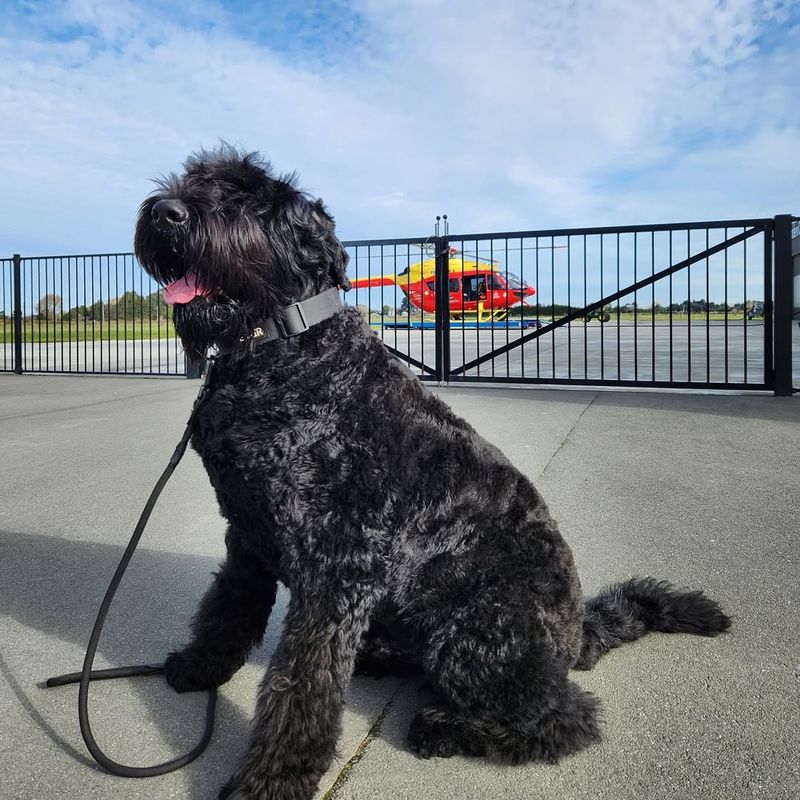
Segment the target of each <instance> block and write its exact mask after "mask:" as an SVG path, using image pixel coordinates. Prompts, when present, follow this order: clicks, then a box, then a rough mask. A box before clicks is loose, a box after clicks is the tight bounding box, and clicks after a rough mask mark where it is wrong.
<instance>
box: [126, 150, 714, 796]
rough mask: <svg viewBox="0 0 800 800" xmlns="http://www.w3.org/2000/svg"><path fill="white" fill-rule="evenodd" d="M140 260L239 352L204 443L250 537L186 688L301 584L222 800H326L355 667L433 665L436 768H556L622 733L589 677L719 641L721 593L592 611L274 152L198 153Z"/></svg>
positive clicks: (141, 241)
mask: <svg viewBox="0 0 800 800" xmlns="http://www.w3.org/2000/svg"><path fill="white" fill-rule="evenodd" d="M135 248H136V255H137V257H138V259H139V261H140V262H141V263H142V265H143V266H144V268H145V269H146V270H147V272H148V273H149V274H150V275H152V276H153V277H154V278H156V279H157V280H159V281H160V282H162V283H164V284H165V285H167V288H166V296H167V299H168V300H169V301H170V302H172V303H174V306H175V307H174V321H175V327H176V330H177V332H178V334H179V335H180V337H181V340H182V342H183V345H184V348H185V349H186V351H187V352H189V353H192V354H194V355H195V356H199V357H202V356H204V355H205V354H206V352H207V350H208V349H209V348H210V347H212V346H216V347H217V348H218V351H219V352H218V356H217V359H216V363H215V370H214V374H213V378H212V380H211V383H210V389H209V394H208V396H207V400H206V401H205V403H204V405H202V406H201V408H200V411H199V414H198V417H197V420H196V429H195V433H194V436H193V438H192V445H193V447H194V448H195V450H196V451H197V452H198V453H199V454H200V456H201V457H202V459H203V463H204V465H205V468H206V470H207V471H208V474H209V477H210V479H211V483H212V484H213V486H214V489H215V490H216V494H217V498H218V500H219V504H220V508H221V510H222V514H223V515H224V516H225V517H226V518H227V520H228V523H229V526H228V530H227V534H226V537H225V543H226V546H227V558H226V560H225V562H224V564H223V565H222V567H221V570H220V572H219V573H218V574H216V575H215V579H214V582H213V584H212V586H211V587H210V589H209V590H208V591H207V593H206V595H205V597H204V598H203V600H202V603H201V604H200V608H199V610H198V612H197V614H196V617H195V619H194V621H193V625H192V639H191V642H190V643H189V644H188V645H187V646H186V647H185V648H184V649H183V650H180V651H178V652H174V653H171V654H170V656H169V658H168V660H167V665H166V677H167V680H168V681H169V683H170V684H171V685H172V686H173V687H174V688H175V689H177V690H178V691H179V692H180V691H191V690H197V689H205V688H208V687H211V686H218V685H220V684H222V683H224V682H225V681H227V680H228V679H229V678H230V677H231V676H232V675H233V673H234V672H236V670H238V669H239V668H240V667H241V666H242V664H244V662H245V659H246V658H247V655H248V652H249V651H250V650H251V648H253V647H254V646H255V645H257V644H258V643H259V641H260V640H261V638H262V636H263V634H264V630H265V627H266V624H267V618H268V616H269V614H270V611H271V609H272V605H273V603H274V600H275V592H276V586H277V582H278V581H281V582H282V583H283V584H284V585H285V586H287V587H288V588H289V590H290V593H291V600H290V603H289V609H288V613H287V615H286V619H285V622H284V627H283V632H282V635H281V639H280V643H279V645H278V647H277V650H276V651H275V654H274V656H273V658H272V662H271V664H270V666H269V669H268V670H267V672H266V675H265V677H264V679H263V682H262V684H261V687H260V691H259V695H258V701H257V707H256V714H255V720H254V722H253V728H252V738H251V741H250V744H249V749H248V750H247V753H246V755H245V757H244V760H243V762H242V763H241V765H240V766H239V768H238V770H237V771H236V772H235V773H234V775H233V777H232V778H231V780H230V781H229V782H228V784H227V785H226V786H225V787H224V788H223V789H222V791H221V793H220V797H229V798H239V799H240V800H241V799H242V798H250V799H251V800H254V799H255V798H258V800H266V799H267V798H270V799H271V800H307V798H310V797H311V796H312V795H313V793H314V791H315V789H316V788H317V785H318V782H319V780H320V777H321V775H322V774H323V772H324V771H325V769H326V768H327V767H328V766H329V764H330V762H331V758H332V756H333V754H334V748H335V745H336V740H337V736H338V734H339V730H340V718H341V713H342V699H343V694H344V691H345V688H346V686H347V684H348V681H349V680H350V677H351V675H352V674H353V672H354V669H355V670H358V669H361V670H363V671H364V672H368V673H373V674H375V673H380V672H391V671H393V670H397V669H406V668H409V667H412V666H413V667H415V668H417V669H419V670H421V672H422V674H423V675H424V676H425V678H426V680H427V682H428V683H429V685H430V686H431V688H432V690H433V692H434V693H435V697H436V702H435V704H433V705H430V706H428V707H427V708H424V709H422V710H421V711H420V712H419V713H418V714H417V716H416V718H415V719H414V721H413V722H412V724H411V729H410V734H409V742H410V747H411V748H412V750H413V751H414V752H416V753H418V754H419V755H420V756H422V757H429V756H451V755H454V754H456V753H463V754H469V755H476V756H485V757H487V758H490V759H493V760H496V761H501V762H506V763H512V764H518V763H522V762H525V761H530V760H534V759H539V760H544V761H556V760H557V759H559V758H560V757H561V756H564V755H566V754H567V753H572V752H574V751H576V750H579V749H581V748H583V747H586V746H587V745H589V744H591V743H592V742H593V741H595V740H597V739H598V737H599V731H598V722H597V713H598V701H597V700H596V699H595V697H594V696H592V695H591V694H589V693H588V692H585V691H583V690H582V689H581V688H580V687H579V686H578V685H577V684H575V683H573V682H571V681H570V680H569V670H570V669H573V668H575V669H589V668H590V667H592V665H593V664H594V663H595V662H596V661H597V660H598V659H599V658H600V656H602V655H603V653H605V652H607V651H608V650H610V649H611V648H613V647H617V646H618V645H620V644H621V643H623V642H626V641H632V640H634V639H637V638H639V637H641V636H643V635H644V634H645V633H647V632H648V631H664V632H677V631H682V632H686V633H694V634H700V635H703V636H713V635H715V634H717V633H719V632H721V631H724V630H725V629H726V628H728V626H729V624H730V620H729V619H728V617H727V616H725V614H724V613H723V612H722V610H721V609H720V607H719V606H718V605H717V603H715V602H714V601H712V600H710V599H708V598H707V597H705V596H704V594H703V593H702V592H700V591H695V592H679V591H676V590H674V589H673V588H672V587H671V586H670V585H669V584H667V583H665V582H657V581H655V580H653V579H651V578H646V579H634V580H630V581H628V582H626V583H621V584H617V585H614V586H612V587H610V588H609V589H607V590H605V591H604V592H602V593H601V594H600V595H599V596H598V597H595V598H592V599H589V600H584V599H583V597H582V596H581V587H580V583H579V580H578V575H577V572H576V570H575V565H574V563H573V558H572V553H571V551H570V548H569V546H568V545H567V543H566V542H565V541H564V539H563V538H562V537H561V534H560V533H559V531H558V527H557V526H556V523H555V522H554V521H553V519H552V518H551V517H550V514H549V512H548V508H547V505H546V504H545V502H544V500H543V499H542V497H541V496H540V494H539V493H538V492H537V491H536V489H535V488H534V487H533V485H532V484H531V482H530V481H529V480H528V479H527V478H526V477H525V476H524V475H522V474H521V473H520V471H519V470H518V469H516V468H515V467H514V466H513V465H512V464H511V463H510V462H509V461H508V460H507V459H506V458H505V457H504V456H503V454H502V453H501V452H500V451H499V450H498V449H497V448H495V447H494V446H492V445H491V444H489V443H488V442H486V441H485V440H484V439H482V438H481V437H480V436H479V435H478V434H477V433H476V432H475V430H474V429H473V428H472V427H471V426H470V425H469V424H467V423H466V422H465V421H464V420H462V419H460V418H459V417H457V416H456V415H455V414H454V413H453V412H452V411H451V410H450V408H449V407H448V406H447V405H445V403H443V402H442V401H441V400H440V399H439V398H438V397H436V396H434V395H433V394H431V393H430V392H429V391H428V390H427V389H426V388H425V387H423V385H422V383H421V382H420V381H419V380H417V379H416V377H415V376H414V375H413V374H412V373H410V372H409V371H408V370H407V369H406V368H405V367H404V366H402V365H401V364H400V363H399V362H398V361H397V360H396V359H395V358H394V357H393V356H391V355H390V354H389V353H388V351H387V350H386V349H384V347H383V345H382V344H381V341H380V340H379V339H378V337H377V336H376V335H375V334H374V333H373V332H372V330H371V329H370V328H369V326H368V325H367V324H366V323H365V322H364V320H363V319H362V317H361V315H360V313H359V312H358V311H357V310H356V309H355V308H351V307H342V306H341V304H340V300H339V290H345V291H346V290H347V289H348V288H349V284H348V280H347V276H346V274H345V267H346V265H347V254H346V253H345V250H344V249H343V247H342V245H341V243H340V242H339V240H338V239H337V237H336V234H335V231H334V223H333V219H332V218H331V217H330V215H329V214H328V213H327V211H326V209H325V206H324V205H323V204H322V202H321V201H319V200H312V199H310V198H309V197H308V196H306V195H305V194H304V193H302V192H301V191H298V189H297V188H296V186H295V179H294V176H280V177H279V176H276V175H275V174H274V173H273V172H272V171H271V169H270V166H269V165H268V164H266V163H265V162H263V161H261V160H260V159H259V157H258V155H257V154H254V153H251V154H248V155H244V154H242V153H240V152H239V151H238V150H236V149H234V148H229V147H226V146H224V147H221V148H220V149H218V150H216V151H213V152H201V153H199V154H197V155H194V156H191V157H190V158H189V159H188V160H187V162H186V164H185V171H184V173H183V175H182V176H180V177H178V176H174V175H173V176H170V177H169V178H166V179H164V180H162V181H161V182H160V183H159V189H158V190H157V191H156V192H155V193H154V194H153V195H152V196H151V197H149V198H148V199H147V200H145V202H144V203H143V204H142V206H141V209H140V213H139V218H138V223H137V226H136V237H135Z"/></svg>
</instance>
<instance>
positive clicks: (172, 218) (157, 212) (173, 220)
mask: <svg viewBox="0 0 800 800" xmlns="http://www.w3.org/2000/svg"><path fill="white" fill-rule="evenodd" d="M150 219H151V220H152V221H153V225H155V226H156V227H157V228H158V229H159V230H162V231H165V230H170V229H171V228H174V227H175V226H177V225H180V224H181V223H182V222H186V220H187V219H189V209H188V208H186V206H185V205H184V204H183V203H182V202H181V201H180V200H175V199H169V200H159V201H158V202H157V203H155V204H154V205H153V210H152V211H151V212H150Z"/></svg>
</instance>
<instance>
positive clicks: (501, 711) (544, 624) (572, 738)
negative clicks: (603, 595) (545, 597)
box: [409, 585, 599, 764]
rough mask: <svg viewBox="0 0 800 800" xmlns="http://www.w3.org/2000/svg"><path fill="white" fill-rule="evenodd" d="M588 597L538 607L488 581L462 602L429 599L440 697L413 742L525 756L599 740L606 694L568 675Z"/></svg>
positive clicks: (431, 751) (494, 756)
mask: <svg viewBox="0 0 800 800" xmlns="http://www.w3.org/2000/svg"><path fill="white" fill-rule="evenodd" d="M452 596H457V593H454V594H453V595H452ZM461 597H462V598H463V594H462V595H461ZM504 598H505V599H504ZM579 602H580V601H579V598H577V597H576V598H575V599H574V603H573V602H572V601H571V600H568V601H567V602H566V603H565V604H564V606H563V607H561V606H558V605H538V606H535V603H534V598H533V597H531V598H530V599H528V598H526V597H525V596H524V594H523V593H522V592H521V591H518V592H517V594H516V596H515V595H513V594H512V593H508V592H507V590H506V589H505V588H504V587H503V586H502V585H500V586H496V587H487V586H486V585H483V586H482V587H479V589H476V590H475V591H474V592H471V595H470V597H469V599H468V601H467V603H466V604H465V605H464V606H462V607H456V606H454V605H451V606H450V607H449V608H447V607H446V606H445V604H444V603H440V604H439V607H438V608H437V609H436V610H435V611H434V610H432V608H431V606H430V605H426V608H427V610H428V616H429V617H435V618H436V622H437V624H436V626H435V627H429V628H427V629H426V630H425V631H424V636H425V640H426V641H427V642H428V643H429V644H428V647H427V649H426V650H425V652H424V655H423V659H422V661H423V667H424V670H425V674H426V677H427V678H428V680H429V682H430V684H431V685H432V688H433V690H434V691H435V692H436V694H437V695H438V698H437V701H438V702H436V703H435V704H434V705H432V706H430V707H428V708H425V709H423V710H422V711H421V712H420V713H419V714H418V715H417V716H416V718H415V719H414V721H413V722H412V724H411V729H410V731H409V743H410V746H411V748H412V750H413V751H414V752H416V753H417V754H418V755H420V756H422V757H424V758H428V757H430V756H451V755H455V754H458V753H462V754H465V755H476V756H484V757H486V758H489V759H490V760H493V761H497V762H501V763H512V764H519V763H523V762H526V761H533V760H543V761H557V760H558V759H559V758H560V757H562V756H565V755H567V754H568V753H572V752H574V751H577V750H580V749H582V748H584V747H587V746H588V745H590V744H591V743H592V742H594V741H595V740H597V739H598V738H599V728H598V721H597V710H598V701H597V700H596V698H595V697H593V696H592V695H591V694H589V693H588V692H585V691H583V690H582V689H581V688H580V687H579V686H578V685H577V684H575V683H572V682H571V681H569V680H568V669H569V662H570V660H571V658H572V652H573V641H575V642H577V632H578V630H579V625H580V615H579V613H573V610H572V609H573V606H575V607H576V608H579V606H578V605H577V604H578V603H579ZM442 606H445V613H444V614H442V615H440V614H439V611H440V609H441V607H442ZM535 607H536V608H538V610H534V608H535Z"/></svg>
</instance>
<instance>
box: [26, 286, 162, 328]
mask: <svg viewBox="0 0 800 800" xmlns="http://www.w3.org/2000/svg"><path fill="white" fill-rule="evenodd" d="M162 292H163V290H161V289H159V290H157V291H155V292H151V293H150V294H148V295H141V294H139V293H138V292H134V291H130V292H125V294H123V295H121V296H120V297H112V298H110V299H109V300H107V301H105V302H104V301H102V300H97V301H95V302H94V303H92V304H91V305H76V306H74V307H72V308H69V309H66V310H64V308H63V306H62V298H61V296H60V295H57V294H47V295H44V297H42V298H40V299H39V302H38V303H37V307H36V313H35V314H34V315H33V318H34V319H36V320H41V321H44V322H58V321H64V322H87V321H88V322H104V321H108V320H114V321H116V320H157V319H166V318H169V316H170V313H169V309H168V307H167V306H166V304H165V303H164V297H163V294H162Z"/></svg>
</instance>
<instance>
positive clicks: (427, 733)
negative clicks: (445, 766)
mask: <svg viewBox="0 0 800 800" xmlns="http://www.w3.org/2000/svg"><path fill="white" fill-rule="evenodd" d="M408 743H409V745H410V747H411V749H412V751H413V752H414V753H416V754H417V755H418V756H419V757H420V758H433V757H435V756H438V757H439V758H450V757H451V756H454V755H457V754H458V753H462V752H464V747H463V744H462V742H461V738H460V736H459V734H458V729H457V727H456V725H455V724H454V722H453V721H452V720H451V719H450V715H449V714H448V713H447V712H446V711H444V710H442V709H438V708H435V707H433V706H431V707H430V708H426V709H423V710H422V711H420V712H419V714H417V716H416V717H414V719H413V721H412V722H411V728H410V729H409V731H408Z"/></svg>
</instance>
